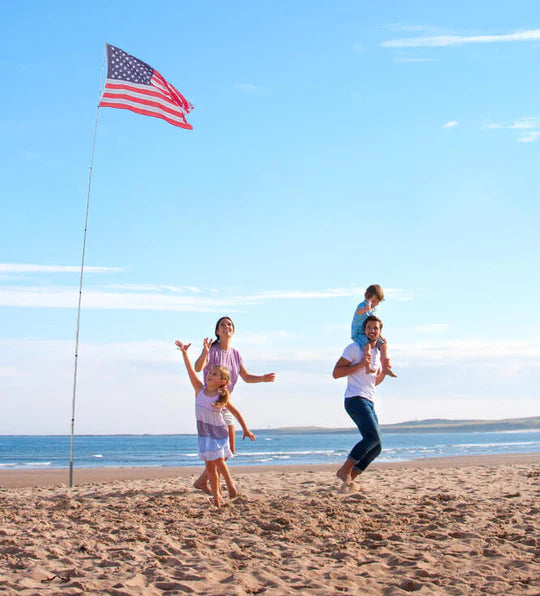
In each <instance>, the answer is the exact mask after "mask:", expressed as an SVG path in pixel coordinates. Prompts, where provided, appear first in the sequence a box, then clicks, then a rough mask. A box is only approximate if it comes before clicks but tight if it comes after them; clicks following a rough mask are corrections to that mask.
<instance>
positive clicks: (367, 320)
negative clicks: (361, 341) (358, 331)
mask: <svg viewBox="0 0 540 596" xmlns="http://www.w3.org/2000/svg"><path fill="white" fill-rule="evenodd" d="M369 321H377V323H379V329H380V331H382V321H381V319H379V317H376V316H375V315H371V316H369V317H368V318H367V319H366V320H365V321H364V333H365V331H366V325H367V324H368V323H369Z"/></svg>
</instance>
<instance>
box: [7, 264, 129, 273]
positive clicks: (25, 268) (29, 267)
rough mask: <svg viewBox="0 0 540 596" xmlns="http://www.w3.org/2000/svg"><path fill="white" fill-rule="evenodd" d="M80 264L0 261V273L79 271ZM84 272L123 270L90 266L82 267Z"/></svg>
mask: <svg viewBox="0 0 540 596" xmlns="http://www.w3.org/2000/svg"><path fill="white" fill-rule="evenodd" d="M80 270H81V266H80V265H73V266H71V265H34V264H20V263H0V273H79V272H80ZM84 271H85V272H86V273H110V272H116V271H123V269H120V268H118V267H90V266H86V267H85V268H84Z"/></svg>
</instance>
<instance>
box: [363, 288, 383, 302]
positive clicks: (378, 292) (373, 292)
mask: <svg viewBox="0 0 540 596" xmlns="http://www.w3.org/2000/svg"><path fill="white" fill-rule="evenodd" d="M371 296H375V298H378V300H379V302H382V301H383V300H384V292H383V289H382V288H381V286H379V285H378V284H374V285H372V286H369V288H367V290H366V293H365V294H364V298H366V300H367V299H368V298H371Z"/></svg>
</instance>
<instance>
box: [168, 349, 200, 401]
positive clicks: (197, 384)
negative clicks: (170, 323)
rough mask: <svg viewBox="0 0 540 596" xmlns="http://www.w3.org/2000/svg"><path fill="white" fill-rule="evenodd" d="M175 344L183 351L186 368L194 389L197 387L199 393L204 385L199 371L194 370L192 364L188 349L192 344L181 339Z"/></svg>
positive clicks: (196, 390) (196, 391)
mask: <svg viewBox="0 0 540 596" xmlns="http://www.w3.org/2000/svg"><path fill="white" fill-rule="evenodd" d="M175 344H176V347H177V348H178V349H179V350H180V351H181V352H182V356H183V357H184V364H185V365H186V370H187V373H188V375H189V380H190V381H191V384H192V385H193V389H195V393H196V394H197V393H199V391H200V390H201V389H202V388H203V387H204V385H203V384H202V382H201V380H200V379H199V377H198V376H197V373H196V372H195V371H194V370H193V366H191V361H190V360H189V356H188V353H187V351H188V348H189V346H190V345H191V344H183V343H182V342H181V341H178V340H176V342H175Z"/></svg>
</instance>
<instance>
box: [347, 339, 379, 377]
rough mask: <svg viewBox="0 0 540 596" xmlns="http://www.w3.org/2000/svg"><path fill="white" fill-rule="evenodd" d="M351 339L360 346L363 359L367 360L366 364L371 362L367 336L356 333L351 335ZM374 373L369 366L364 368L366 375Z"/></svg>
mask: <svg viewBox="0 0 540 596" xmlns="http://www.w3.org/2000/svg"><path fill="white" fill-rule="evenodd" d="M352 339H353V340H354V341H355V342H356V343H357V344H358V345H359V346H360V348H361V349H362V353H363V357H364V358H367V359H368V362H370V361H371V352H370V351H369V346H370V344H369V341H368V338H367V336H366V335H365V334H364V333H360V331H359V332H358V333H356V334H355V335H353V337H352ZM373 372H376V371H375V369H374V368H372V367H371V364H370V365H368V366H366V373H373Z"/></svg>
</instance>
